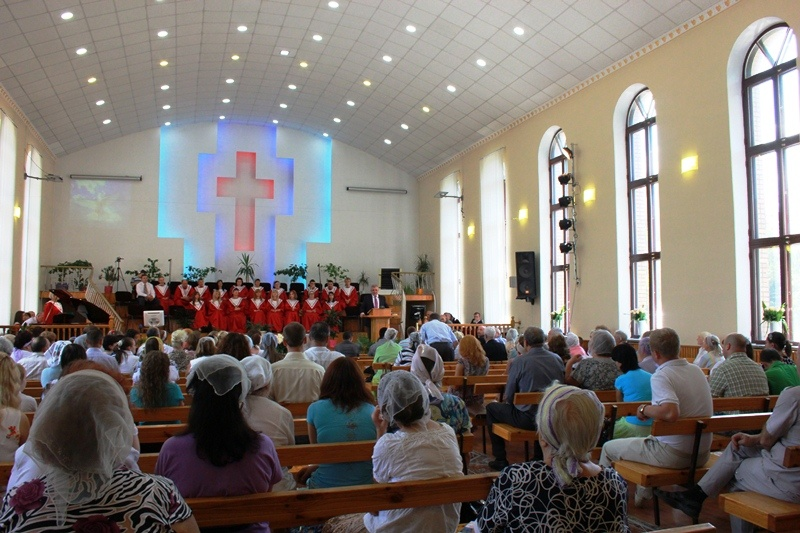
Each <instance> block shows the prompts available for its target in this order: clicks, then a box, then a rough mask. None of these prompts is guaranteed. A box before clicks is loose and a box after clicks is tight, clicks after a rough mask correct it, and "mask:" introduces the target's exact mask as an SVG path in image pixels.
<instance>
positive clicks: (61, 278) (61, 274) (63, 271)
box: [47, 262, 72, 291]
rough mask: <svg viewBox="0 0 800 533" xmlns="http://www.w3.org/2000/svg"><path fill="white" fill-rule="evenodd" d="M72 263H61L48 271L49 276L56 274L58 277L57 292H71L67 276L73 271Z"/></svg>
mask: <svg viewBox="0 0 800 533" xmlns="http://www.w3.org/2000/svg"><path fill="white" fill-rule="evenodd" d="M69 265H70V263H69V262H66V263H59V264H58V265H56V266H55V267H53V268H51V269H50V270H48V271H47V273H48V274H55V275H56V285H55V288H56V290H62V291H68V290H69V283H68V282H67V281H66V280H67V276H69V275H70V274H71V273H72V269H71V268H69Z"/></svg>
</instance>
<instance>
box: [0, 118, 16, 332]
mask: <svg viewBox="0 0 800 533" xmlns="http://www.w3.org/2000/svg"><path fill="white" fill-rule="evenodd" d="M16 163H17V128H16V126H14V124H13V123H12V122H11V120H10V119H9V118H8V116H6V115H0V242H1V243H3V245H4V247H5V251H4V253H2V254H0V322H2V323H3V324H10V323H11V319H12V318H14V317H13V316H11V270H12V269H11V266H12V264H13V261H14V246H13V243H14V183H15V182H14V169H15V168H16Z"/></svg>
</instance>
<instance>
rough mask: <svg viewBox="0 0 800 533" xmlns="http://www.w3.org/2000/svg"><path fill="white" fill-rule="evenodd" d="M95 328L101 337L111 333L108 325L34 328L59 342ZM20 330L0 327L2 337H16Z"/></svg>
mask: <svg viewBox="0 0 800 533" xmlns="http://www.w3.org/2000/svg"><path fill="white" fill-rule="evenodd" d="M89 325H92V326H95V327H97V328H100V331H102V332H103V335H105V334H107V333H108V332H109V331H111V326H110V325H109V324H50V325H41V324H37V325H36V326H34V327H40V328H42V329H44V330H45V331H52V332H53V333H55V334H56V337H58V340H60V341H68V340H70V339H71V338H73V337H77V336H79V335H82V334H83V330H84V328H85V327H86V326H89ZM19 330H20V325H19V324H14V325H0V332H2V334H3V335H5V334H7V333H11V334H12V335H16V333H17V332H18V331H19Z"/></svg>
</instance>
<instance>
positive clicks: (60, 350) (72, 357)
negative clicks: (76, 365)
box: [41, 341, 86, 389]
mask: <svg viewBox="0 0 800 533" xmlns="http://www.w3.org/2000/svg"><path fill="white" fill-rule="evenodd" d="M55 346H56V349H55V350H53V351H52V355H51V358H50V367H49V368H46V369H45V370H43V371H42V377H41V383H42V387H44V388H45V389H46V388H47V387H48V386H49V385H50V384H52V383H54V382H56V381H58V379H59V378H60V377H61V374H63V373H64V372H65V371H66V369H67V367H68V366H69V365H70V363H72V362H73V361H78V360H82V359H86V349H85V348H84V347H83V346H81V345H80V344H75V343H70V342H69V341H58V343H56V345H55Z"/></svg>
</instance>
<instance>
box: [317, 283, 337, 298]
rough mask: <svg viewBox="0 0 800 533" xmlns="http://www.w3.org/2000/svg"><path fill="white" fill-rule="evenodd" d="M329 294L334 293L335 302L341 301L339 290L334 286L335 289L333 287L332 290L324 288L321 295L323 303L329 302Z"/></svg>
mask: <svg viewBox="0 0 800 533" xmlns="http://www.w3.org/2000/svg"><path fill="white" fill-rule="evenodd" d="M329 293H333V299H334V300H336V301H339V300H340V298H339V289H337V288H336V287H335V286H334V287H331V289H330V290H329V289H328V286H327V285H326V286H325V287H323V288H322V293H321V294H320V295H319V297H320V299H321V300H322V301H323V302H327V301H328V294H329Z"/></svg>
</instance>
